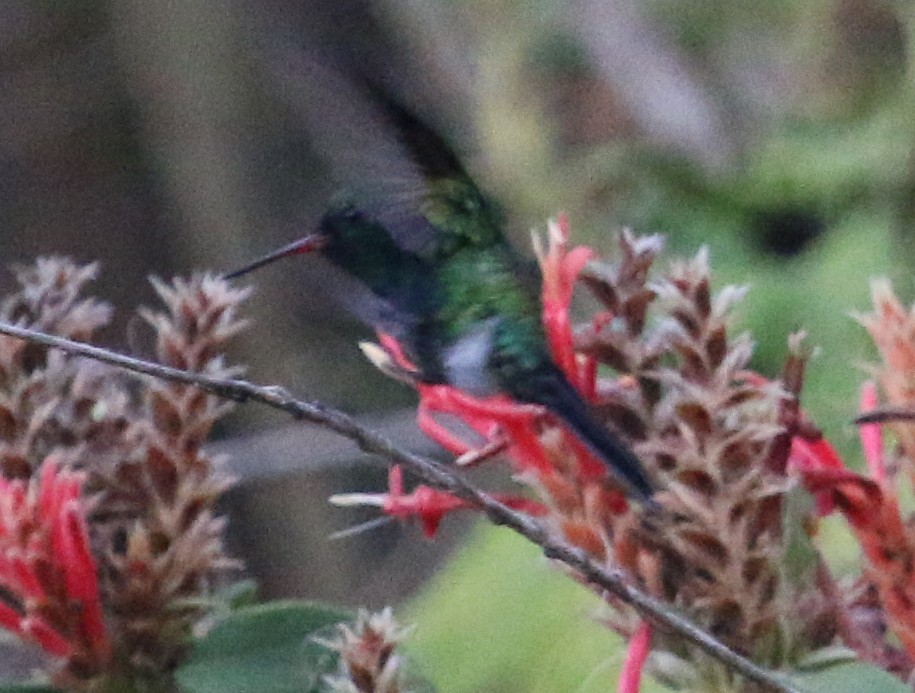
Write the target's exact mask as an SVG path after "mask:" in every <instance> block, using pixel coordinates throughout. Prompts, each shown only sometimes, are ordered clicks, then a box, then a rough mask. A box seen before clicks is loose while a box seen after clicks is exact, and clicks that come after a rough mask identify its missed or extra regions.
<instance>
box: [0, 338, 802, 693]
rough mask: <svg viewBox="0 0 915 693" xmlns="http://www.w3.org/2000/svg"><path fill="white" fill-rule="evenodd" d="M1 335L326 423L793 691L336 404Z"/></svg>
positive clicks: (58, 342) (74, 346)
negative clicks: (337, 407)
mask: <svg viewBox="0 0 915 693" xmlns="http://www.w3.org/2000/svg"><path fill="white" fill-rule="evenodd" d="M0 334H5V335H8V336H11V337H17V338H20V339H25V340H28V341H30V342H34V343H36V344H42V345H44V346H47V347H53V348H56V349H60V350H61V351H64V352H66V353H68V354H71V355H73V356H81V357H86V358H91V359H94V360H96V361H101V362H103V363H107V364H109V365H112V366H117V367H118V368H124V369H126V370H129V371H133V372H135V373H141V374H144V375H150V376H153V377H156V378H161V379H163V380H169V381H173V382H179V383H184V384H186V385H193V386H195V387H199V388H200V389H202V390H205V391H207V392H210V393H212V394H214V395H216V396H218V397H223V398H225V399H231V400H234V401H236V402H242V403H243V402H250V401H253V402H260V403H262V404H266V405H268V406H270V407H273V408H274V409H280V410H282V411H284V412H286V413H288V414H290V415H291V416H293V417H294V418H296V419H298V420H301V421H308V422H310V423H314V424H318V425H320V426H324V427H326V428H329V429H330V430H332V431H335V432H336V433H338V434H340V435H341V436H344V437H346V438H349V439H350V440H352V441H353V442H355V443H356V444H357V445H358V446H359V447H360V448H361V449H362V450H363V451H365V452H367V453H371V454H375V455H379V456H381V457H384V458H387V459H388V460H389V461H391V462H393V463H397V464H402V465H404V466H405V467H408V468H409V469H410V470H411V471H412V472H413V473H414V474H416V476H418V477H420V478H422V479H423V481H425V482H426V483H427V484H429V485H430V486H434V487H435V488H437V489H440V490H442V491H446V492H448V493H450V494H452V495H454V496H456V497H457V498H460V499H462V500H464V501H466V502H468V503H471V504H473V505H474V506H476V507H478V508H480V510H482V511H483V512H484V513H485V514H486V516H487V517H488V518H489V520H490V521H491V522H492V523H494V524H496V525H503V526H505V527H508V528H509V529H512V530H514V531H515V532H517V533H518V534H520V535H521V536H523V537H525V538H526V539H528V540H529V541H531V542H533V543H534V544H537V545H538V546H539V547H540V548H541V549H542V550H543V553H544V555H546V556H547V557H548V558H552V559H554V560H557V561H560V562H562V563H564V564H565V565H567V566H569V567H570V568H572V569H573V570H575V571H576V572H578V573H579V574H580V575H581V576H582V577H584V579H585V580H587V581H588V582H590V583H592V584H593V585H596V586H597V587H600V588H601V589H603V590H606V591H607V592H609V593H611V594H613V595H614V596H615V597H617V598H618V599H620V600H621V601H623V602H625V603H626V604H629V605H630V606H632V607H633V608H635V609H636V610H637V611H638V612H639V613H640V614H642V615H643V616H644V617H645V618H647V619H649V620H650V621H651V622H653V623H655V624H657V625H659V626H661V627H662V628H665V629H668V630H670V631H673V632H675V633H677V634H679V635H680V636H682V637H683V638H685V639H687V640H689V641H690V642H692V643H693V644H694V645H696V646H697V647H698V648H699V649H701V650H702V651H704V652H705V653H706V654H708V655H709V656H711V657H713V658H715V659H717V660H719V661H720V662H722V663H723V664H725V665H727V666H728V667H730V668H732V669H733V670H734V671H736V672H737V673H739V674H741V675H742V676H744V677H745V678H747V679H749V680H751V681H754V682H756V683H758V684H760V685H762V686H763V687H764V688H766V689H767V690H772V691H781V692H783V693H797V689H796V688H794V687H793V686H791V685H789V684H787V683H785V682H784V681H783V680H781V679H780V678H779V677H778V676H777V675H775V674H773V673H772V672H770V671H768V670H766V669H765V668H763V667H760V666H758V665H756V664H754V663H753V662H752V661H750V660H749V659H747V658H746V657H743V656H741V655H739V654H737V653H736V652H734V651H733V650H731V649H730V648H728V647H727V646H726V645H725V644H724V643H722V642H721V641H720V640H718V639H716V638H714V637H713V636H711V635H710V634H709V633H707V632H705V631H704V630H702V629H701V628H699V627H697V626H696V625H694V624H693V623H692V622H691V621H689V620H688V619H687V618H685V617H683V616H681V615H680V614H679V613H677V612H676V611H674V610H673V609H671V608H670V607H669V606H667V605H665V604H663V603H662V602H660V601H658V600H657V599H655V598H654V597H651V596H649V595H648V594H646V593H644V592H642V591H641V590H638V589H636V588H635V587H633V586H632V585H630V584H628V583H627V582H626V580H625V579H624V577H623V575H622V573H621V572H620V571H618V570H611V569H608V568H605V567H604V566H601V565H599V564H597V563H596V562H594V561H593V560H592V559H591V558H590V557H589V556H588V555H587V554H586V553H585V552H584V551H581V550H580V549H577V548H575V547H574V546H571V545H570V544H567V543H565V542H563V541H560V540H557V539H556V538H554V537H552V536H550V535H549V533H548V532H547V531H546V529H545V528H544V527H543V526H542V525H541V524H540V523H538V522H535V521H534V520H532V519H531V518H530V517H528V516H527V515H524V514H523V513H519V512H517V511H515V510H512V509H511V508H509V507H507V506H506V505H504V504H502V503H500V502H499V501H497V500H495V499H494V498H492V497H491V496H489V495H487V494H486V493H483V492H481V491H479V490H478V489H477V488H475V487H474V486H472V485H471V484H469V483H468V482H467V481H465V480H464V479H463V478H462V477H461V476H459V475H458V474H456V473H454V472H453V471H451V470H450V469H449V468H448V467H446V466H445V465H442V464H440V463H438V462H436V461H435V460H432V459H431V458H428V457H424V456H422V455H417V454H414V453H411V452H409V451H407V450H402V449H400V448H399V447H397V446H396V445H394V444H393V443H392V442H391V441H389V440H388V439H387V438H385V437H384V436H382V435H379V434H378V433H375V432H373V431H370V430H368V429H366V428H363V427H362V426H360V425H359V424H358V423H357V422H356V421H355V420H354V419H353V418H352V417H350V416H348V415H347V414H344V413H343V412H341V411H339V410H337V409H334V408H332V407H328V406H325V405H323V404H321V403H319V402H308V401H304V400H299V399H296V398H294V397H293V396H292V395H291V394H290V393H289V392H287V390H286V389H285V388H282V387H276V386H263V385H256V384H254V383H251V382H248V381H246V380H238V379H231V378H215V377H212V376H208V375H205V374H202V373H191V372H188V371H182V370H179V369H176V368H170V367H168V366H163V365H160V364H157V363H152V362H149V361H144V360H142V359H138V358H134V357H132V356H126V355H124V354H119V353H117V352H114V351H110V350H108V349H103V348H100V347H96V346H92V345H90V344H84V343H81V342H74V341H72V340H69V339H64V338H62V337H56V336H54V335H50V334H45V333H43V332H38V331H36V330H30V329H28V328H25V327H19V326H16V325H10V324H7V323H3V322H0Z"/></svg>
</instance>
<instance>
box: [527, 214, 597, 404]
mask: <svg viewBox="0 0 915 693" xmlns="http://www.w3.org/2000/svg"><path fill="white" fill-rule="evenodd" d="M568 244H569V221H568V219H567V218H566V216H565V215H560V217H559V219H558V220H557V221H551V222H550V223H549V226H548V244H547V248H546V250H544V249H543V246H542V244H541V243H540V242H539V239H538V237H536V236H535V238H534V249H535V251H536V253H537V259H538V261H539V262H540V271H541V273H542V274H543V327H544V329H545V330H546V335H547V340H548V341H549V344H550V349H551V351H552V352H553V358H554V359H555V360H556V364H557V365H558V366H559V367H560V368H561V369H562V370H563V372H564V373H565V374H566V377H567V378H568V379H569V380H570V381H571V382H572V383H574V384H575V385H576V387H578V389H579V390H581V391H583V392H586V391H588V390H589V389H593V386H592V385H591V384H590V383H588V382H586V378H587V375H588V373H587V370H588V369H586V368H579V363H578V358H577V356H576V354H575V347H574V345H573V341H572V324H571V321H570V318H569V307H570V306H571V304H572V294H573V292H574V290H575V282H576V281H578V275H579V274H581V271H582V270H583V269H584V268H585V265H587V264H588V263H589V262H590V261H591V260H593V259H594V255H595V253H594V251H593V250H591V248H587V247H577V248H573V249H572V250H569V249H568Z"/></svg>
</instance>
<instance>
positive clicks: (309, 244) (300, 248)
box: [222, 233, 327, 279]
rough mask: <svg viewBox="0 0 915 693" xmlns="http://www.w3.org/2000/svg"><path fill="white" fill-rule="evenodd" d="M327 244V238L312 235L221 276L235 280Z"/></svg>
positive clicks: (319, 248)
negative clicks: (275, 262) (265, 266)
mask: <svg viewBox="0 0 915 693" xmlns="http://www.w3.org/2000/svg"><path fill="white" fill-rule="evenodd" d="M326 243H327V238H326V237H325V236H324V235H322V234H320V233H313V234H311V235H309V236H305V238H300V239H299V240H297V241H293V242H292V243H290V244H289V245H285V246H283V247H282V248H280V249H279V250H275V251H274V252H272V253H270V254H269V255H265V256H264V257H262V258H260V259H259V260H255V261H254V262H252V263H250V264H247V265H245V266H244V267H241V268H239V269H237V270H235V271H233V272H229V273H227V274H224V275H223V276H222V278H223V279H235V278H236V277H240V276H242V275H243V274H248V272H251V271H253V270H256V269H258V268H260V267H263V266H264V265H269V264H270V263H271V262H274V261H276V260H280V259H282V258H284V257H289V256H291V255H303V254H305V253H312V252H314V251H316V250H321V248H323V247H324V246H325V245H326Z"/></svg>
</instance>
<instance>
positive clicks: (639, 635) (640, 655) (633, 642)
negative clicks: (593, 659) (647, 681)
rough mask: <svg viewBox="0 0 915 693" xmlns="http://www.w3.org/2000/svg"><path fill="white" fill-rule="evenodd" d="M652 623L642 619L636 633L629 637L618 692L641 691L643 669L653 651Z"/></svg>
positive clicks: (632, 692)
mask: <svg viewBox="0 0 915 693" xmlns="http://www.w3.org/2000/svg"><path fill="white" fill-rule="evenodd" d="M651 634H652V633H651V624H650V623H648V622H647V621H642V622H641V623H640V624H639V627H638V628H636V630H635V633H633V634H632V636H631V637H630V638H629V646H628V647H627V648H626V659H625V660H624V661H623V669H622V671H620V680H619V684H618V685H617V689H616V690H617V692H618V693H639V687H640V686H641V684H642V669H644V668H645V662H646V660H647V659H648V654H649V653H650V652H651Z"/></svg>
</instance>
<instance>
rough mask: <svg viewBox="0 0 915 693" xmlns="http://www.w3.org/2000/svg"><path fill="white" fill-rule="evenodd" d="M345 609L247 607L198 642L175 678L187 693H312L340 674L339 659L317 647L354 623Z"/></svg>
mask: <svg viewBox="0 0 915 693" xmlns="http://www.w3.org/2000/svg"><path fill="white" fill-rule="evenodd" d="M351 618H352V615H351V614H350V613H348V612H345V611H343V610H341V609H338V608H334V607H330V606H325V605H322V604H315V603H311V602H300V601H292V600H289V601H278V602H271V603H269V604H260V605H257V606H251V607H244V608H240V609H238V610H236V611H234V612H232V613H231V614H230V615H229V616H227V617H226V618H225V619H224V620H222V621H220V622H219V623H218V624H217V625H216V626H214V627H213V629H212V630H210V632H209V633H207V634H206V635H205V636H204V637H203V638H201V639H200V640H198V641H197V643H196V644H195V646H194V649H193V651H192V652H191V655H190V657H189V658H188V660H187V661H186V662H185V663H184V665H183V666H181V668H180V669H178V672H177V674H176V677H177V680H178V683H179V684H180V686H181V688H182V690H184V691H187V692H188V693H248V692H250V691H259V692H262V693H293V692H295V693H311V692H312V691H318V690H319V688H318V687H319V685H320V683H321V677H322V676H324V675H325V674H327V673H330V672H332V671H334V670H335V669H336V666H337V657H336V653H334V652H332V651H331V650H328V649H327V648H326V647H324V646H323V645H322V644H320V643H319V642H317V641H316V637H315V636H316V635H318V636H320V635H328V634H329V632H328V629H329V628H330V627H331V626H333V625H334V624H337V623H341V622H345V621H348V620H351Z"/></svg>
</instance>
